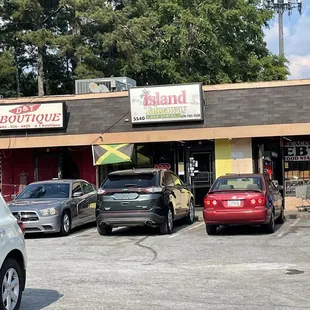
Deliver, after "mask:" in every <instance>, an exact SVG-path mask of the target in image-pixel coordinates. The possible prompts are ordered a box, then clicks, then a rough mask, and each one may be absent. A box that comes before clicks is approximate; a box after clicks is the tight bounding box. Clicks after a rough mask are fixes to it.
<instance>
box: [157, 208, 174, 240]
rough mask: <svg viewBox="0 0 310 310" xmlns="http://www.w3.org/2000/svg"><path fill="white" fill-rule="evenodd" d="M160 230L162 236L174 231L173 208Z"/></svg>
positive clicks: (170, 209) (169, 210)
mask: <svg viewBox="0 0 310 310" xmlns="http://www.w3.org/2000/svg"><path fill="white" fill-rule="evenodd" d="M159 230H160V233H161V234H162V235H167V234H172V231H173V212H172V208H169V209H168V214H167V219H166V222H165V223H162V224H160V225H159Z"/></svg>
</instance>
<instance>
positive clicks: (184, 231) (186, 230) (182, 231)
mask: <svg viewBox="0 0 310 310" xmlns="http://www.w3.org/2000/svg"><path fill="white" fill-rule="evenodd" d="M201 225H204V222H203V223H198V224H196V225H192V226H190V227H189V228H187V229H183V230H181V231H180V232H177V233H175V234H173V235H171V236H169V237H168V238H174V237H177V236H179V235H180V234H181V233H186V232H188V231H190V230H192V229H195V228H198V227H199V226H201Z"/></svg>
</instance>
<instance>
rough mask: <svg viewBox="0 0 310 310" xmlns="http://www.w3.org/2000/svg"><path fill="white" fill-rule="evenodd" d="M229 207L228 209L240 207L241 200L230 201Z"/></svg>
mask: <svg viewBox="0 0 310 310" xmlns="http://www.w3.org/2000/svg"><path fill="white" fill-rule="evenodd" d="M227 205H228V207H240V206H241V201H240V200H229V201H228V204H227Z"/></svg>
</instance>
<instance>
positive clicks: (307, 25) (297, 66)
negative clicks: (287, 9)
mask: <svg viewBox="0 0 310 310" xmlns="http://www.w3.org/2000/svg"><path fill="white" fill-rule="evenodd" d="M265 40H266V42H267V46H268V48H269V49H270V50H271V51H272V52H273V53H275V54H278V53H279V30H278V18H277V17H276V18H275V19H274V20H272V21H271V23H270V27H269V29H266V30H265ZM284 52H285V57H286V58H287V59H288V60H289V62H290V63H289V69H290V73H291V75H290V77H289V79H306V78H309V79H310V0H303V11H302V15H301V16H300V15H299V13H298V10H297V9H295V10H294V12H293V14H292V15H291V16H288V14H287V13H285V15H284Z"/></svg>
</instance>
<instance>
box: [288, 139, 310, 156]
mask: <svg viewBox="0 0 310 310" xmlns="http://www.w3.org/2000/svg"><path fill="white" fill-rule="evenodd" d="M284 158H285V161H310V142H309V141H292V142H286V143H285V145H284Z"/></svg>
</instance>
